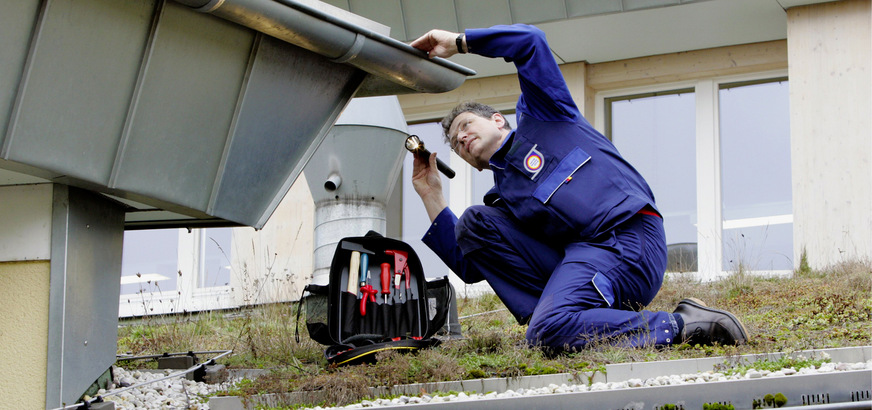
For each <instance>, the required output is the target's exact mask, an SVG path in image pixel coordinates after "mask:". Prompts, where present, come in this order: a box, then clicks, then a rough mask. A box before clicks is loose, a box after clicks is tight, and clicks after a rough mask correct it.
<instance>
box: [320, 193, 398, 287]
mask: <svg viewBox="0 0 872 410" xmlns="http://www.w3.org/2000/svg"><path fill="white" fill-rule="evenodd" d="M385 216H386V209H385V205H384V204H382V203H380V202H377V201H370V200H354V199H342V200H335V201H324V202H320V203H317V204H315V238H314V240H315V254H314V261H313V268H314V270H313V274H312V283H315V284H319V285H324V284H327V282H328V279H329V274H330V263H331V262H332V261H333V253H334V251H336V246H337V244H339V241H340V240H341V239H342V238H344V237H346V236H349V233H350V232H358V233H359V235H360V236H363V235H364V234H366V232H368V231H376V232H378V233H380V234H382V235H384V233H385V229H386V226H385V224H386V221H385Z"/></svg>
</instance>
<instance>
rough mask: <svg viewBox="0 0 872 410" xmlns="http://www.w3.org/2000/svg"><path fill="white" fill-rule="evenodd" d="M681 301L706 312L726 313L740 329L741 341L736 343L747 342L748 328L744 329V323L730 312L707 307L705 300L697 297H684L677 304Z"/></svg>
mask: <svg viewBox="0 0 872 410" xmlns="http://www.w3.org/2000/svg"><path fill="white" fill-rule="evenodd" d="M682 303H687V304H689V305H691V306H694V307H697V308H699V309H702V310H705V311H706V312H712V313H723V314H725V315H727V317H729V318H730V320H732V321H733V323H734V324H736V325H739V330H740V331H742V339H743V340H742V341H741V342H739V341H738V340H737V341H736V344H737V345H740V344H745V343H748V330H747V329H745V325H744V324H742V322H741V321H740V320H739V318H737V317H736V316H734V315H733V314H732V313H730V312H727V311H726V310H720V309H715V308H710V307H708V305H706V304H705V302H703V301H702V300H699V299H697V298H686V299H682V300H681V302H678V304H682Z"/></svg>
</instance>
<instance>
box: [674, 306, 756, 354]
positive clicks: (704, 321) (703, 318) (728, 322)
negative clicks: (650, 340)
mask: <svg viewBox="0 0 872 410" xmlns="http://www.w3.org/2000/svg"><path fill="white" fill-rule="evenodd" d="M673 313H674V314H677V315H680V316H681V318H682V319H683V320H684V329H682V330H681V341H682V342H684V343H687V344H691V345H694V344H700V345H712V344H715V343H717V344H720V345H741V344H745V343H747V342H748V332H747V331H746V330H745V326H743V325H742V322H740V321H739V319H737V318H736V317H735V316H733V314H732V313H730V312H727V311H725V310H719V309H713V308H710V307H708V306H706V304H705V303H703V301H701V300H699V299H696V298H688V299H684V300H682V301H681V302H678V307H676V308H675V312H673Z"/></svg>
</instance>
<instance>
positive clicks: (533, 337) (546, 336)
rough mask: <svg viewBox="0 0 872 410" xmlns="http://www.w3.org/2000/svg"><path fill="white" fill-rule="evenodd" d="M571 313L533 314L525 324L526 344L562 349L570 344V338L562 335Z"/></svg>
mask: <svg viewBox="0 0 872 410" xmlns="http://www.w3.org/2000/svg"><path fill="white" fill-rule="evenodd" d="M570 316H571V315H566V314H561V313H555V312H549V313H548V314H544V315H543V314H536V313H534V314H533V317H531V318H530V323H529V324H528V326H527V335H526V339H527V344H529V345H530V346H535V347H540V348H545V349H549V350H552V351H562V350H563V349H564V348H565V347H566V345H571V344H572V341H573V340H571V339H575V338H574V337H570V338H567V337H566V336H564V335H562V333H563V331H565V328H566V327H567V326H566V325H567V324H568V320H571V319H570Z"/></svg>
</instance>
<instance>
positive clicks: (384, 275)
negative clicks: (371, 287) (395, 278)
mask: <svg viewBox="0 0 872 410" xmlns="http://www.w3.org/2000/svg"><path fill="white" fill-rule="evenodd" d="M381 288H382V295H383V296H384V299H385V303H388V295H390V294H391V264H390V263H387V262H385V263H383V264H381Z"/></svg>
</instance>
